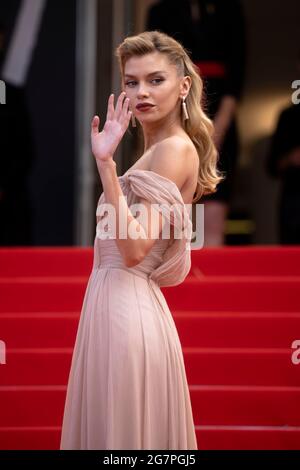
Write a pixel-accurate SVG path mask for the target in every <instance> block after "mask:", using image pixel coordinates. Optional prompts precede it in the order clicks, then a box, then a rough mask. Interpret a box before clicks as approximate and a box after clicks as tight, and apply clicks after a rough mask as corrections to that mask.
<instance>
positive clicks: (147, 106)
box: [136, 103, 154, 109]
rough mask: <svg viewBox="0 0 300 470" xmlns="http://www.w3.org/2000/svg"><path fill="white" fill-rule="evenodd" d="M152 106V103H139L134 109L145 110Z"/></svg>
mask: <svg viewBox="0 0 300 470" xmlns="http://www.w3.org/2000/svg"><path fill="white" fill-rule="evenodd" d="M153 106H154V104H152V103H139V104H137V105H136V109H146V108H153Z"/></svg>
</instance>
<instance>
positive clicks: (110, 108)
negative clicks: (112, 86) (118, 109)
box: [106, 93, 115, 121]
mask: <svg viewBox="0 0 300 470" xmlns="http://www.w3.org/2000/svg"><path fill="white" fill-rule="evenodd" d="M114 99H115V95H114V94H113V93H112V94H111V95H110V97H109V98H108V104H107V114H106V120H107V121H111V120H112V119H113V118H114V112H115V110H114Z"/></svg>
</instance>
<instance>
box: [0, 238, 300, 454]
mask: <svg viewBox="0 0 300 470" xmlns="http://www.w3.org/2000/svg"><path fill="white" fill-rule="evenodd" d="M91 265H92V249H90V248H86V249H85V248H84V249H82V248H33V249H27V248H16V249H4V248H3V249H0V340H2V341H4V342H5V345H6V364H0V449H58V448H59V441H60V426H61V423H62V416H63V407H64V401H65V393H66V384H67V379H68V373H69V370H70V365H71V357H72V348H73V346H74V342H75V336H76V330H77V324H78V320H79V313H80V309H81V305H82V300H83V296H84V292H85V287H86V283H87V279H88V276H89V273H90V270H91ZM299 289H300V247H299V248H297V247H286V248H281V247H280V248H279V247H243V248H241V247H225V248H222V249H213V248H209V249H202V250H199V251H193V252H192V269H191V272H190V275H189V276H188V278H187V279H186V280H185V282H184V283H183V284H181V285H179V286H176V287H170V288H163V289H162V291H163V293H164V295H165V297H166V299H167V302H168V304H169V307H170V309H171V311H172V313H173V316H174V319H175V323H176V326H177V329H178V333H179V336H180V339H181V344H182V347H183V353H184V360H185V366H186V372H187V377H188V382H189V387H190V393H191V399H192V406H193V413H194V421H195V425H196V433H197V439H198V447H199V449H200V450H201V449H205V450H206V449H300V407H299V402H300V364H299V365H296V364H293V362H292V360H291V356H292V353H293V352H294V350H293V349H292V347H291V346H292V343H293V341H294V340H297V339H298V340H300V296H299ZM299 357H300V354H299ZM0 362H1V361H0Z"/></svg>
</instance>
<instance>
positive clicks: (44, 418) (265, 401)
mask: <svg viewBox="0 0 300 470" xmlns="http://www.w3.org/2000/svg"><path fill="white" fill-rule="evenodd" d="M190 393H191V400H192V406H193V414H194V420H195V424H197V425H198V424H201V425H211V424H218V425H247V426H254V425H268V426H285V425H290V426H300V407H299V400H300V387H274V386H270V387H267V386H233V385H190ZM65 394H66V387H65V386H18V387H16V386H1V387H0V407H1V425H2V426H59V425H61V422H62V414H63V406H64V401H65Z"/></svg>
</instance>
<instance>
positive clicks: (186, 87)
mask: <svg viewBox="0 0 300 470" xmlns="http://www.w3.org/2000/svg"><path fill="white" fill-rule="evenodd" d="M191 85H192V79H191V77H190V76H189V75H186V76H185V77H183V78H182V80H181V84H180V93H181V94H182V95H183V96H187V95H188V94H189V91H190V88H191Z"/></svg>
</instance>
